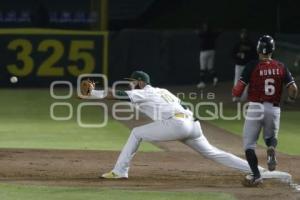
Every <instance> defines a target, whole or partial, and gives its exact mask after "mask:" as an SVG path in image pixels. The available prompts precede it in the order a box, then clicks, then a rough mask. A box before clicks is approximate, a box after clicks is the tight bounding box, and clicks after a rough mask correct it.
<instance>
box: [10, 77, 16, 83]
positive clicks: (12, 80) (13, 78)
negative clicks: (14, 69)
mask: <svg viewBox="0 0 300 200" xmlns="http://www.w3.org/2000/svg"><path fill="white" fill-rule="evenodd" d="M10 82H11V83H17V82H18V78H17V77H16V76H12V77H10Z"/></svg>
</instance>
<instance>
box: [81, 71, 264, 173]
mask: <svg viewBox="0 0 300 200" xmlns="http://www.w3.org/2000/svg"><path fill="white" fill-rule="evenodd" d="M129 80H130V81H131V84H132V90H130V91H109V92H108V95H107V96H106V97H104V95H103V93H104V91H102V90H94V86H93V84H91V85H92V86H91V87H90V88H89V89H88V91H87V92H86V93H87V95H91V96H93V97H98V98H103V97H104V98H105V99H120V98H121V97H122V99H124V97H125V98H127V99H128V100H130V101H131V103H133V104H134V105H135V106H136V108H137V109H139V110H140V111H141V112H143V113H145V114H146V115H147V116H149V117H150V118H151V119H152V120H153V121H154V122H152V123H149V124H146V125H143V126H139V127H136V128H134V129H133V130H132V131H131V134H130V136H129V138H128V141H127V143H126V144H125V146H124V148H123V150H122V152H121V153H120V155H119V158H118V160H117V162H116V164H115V166H114V168H113V170H112V171H110V172H108V173H105V174H103V175H102V178H106V179H119V178H128V171H129V166H130V161H131V160H132V158H133V156H134V155H135V153H136V152H137V150H138V148H139V145H140V143H141V142H142V141H150V142H151V141H171V140H180V141H181V142H183V143H184V144H186V145H188V146H189V147H191V148H192V149H194V150H195V151H197V152H199V153H201V154H203V155H204V156H205V157H207V158H209V159H212V160H214V161H216V162H219V163H221V164H223V165H225V166H228V167H232V168H235V169H237V170H240V171H242V172H248V173H249V172H251V169H250V168H249V165H248V163H247V162H246V161H245V160H243V159H241V158H239V157H237V156H234V155H232V154H230V153H226V152H224V151H222V150H220V149H217V148H216V147H214V146H212V145H211V144H210V143H209V142H208V141H207V139H206V137H205V136H204V135H203V133H202V130H201V126H200V123H199V121H195V120H194V118H193V114H192V112H191V111H190V110H188V109H185V108H184V107H183V106H182V105H181V104H180V102H181V101H180V99H178V98H177V97H176V96H175V95H173V94H172V93H171V92H169V91H168V90H166V89H162V88H154V87H152V86H151V85H150V77H149V75H148V74H146V73H145V72H142V71H135V72H133V73H132V75H131V77H130V78H129ZM113 92H115V93H116V94H117V95H118V96H119V98H117V97H116V96H114V95H113ZM260 170H263V168H260Z"/></svg>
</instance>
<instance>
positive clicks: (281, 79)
mask: <svg viewBox="0 0 300 200" xmlns="http://www.w3.org/2000/svg"><path fill="white" fill-rule="evenodd" d="M240 81H242V82H243V83H244V84H246V85H247V84H249V89H248V100H249V101H252V102H270V103H276V104H279V102H280V99H281V94H282V88H283V85H284V84H285V85H286V87H288V86H289V85H290V84H292V83H294V82H295V81H294V78H293V77H292V75H291V73H290V72H289V70H288V68H287V67H285V66H284V65H283V64H282V63H280V62H278V61H277V60H256V61H251V62H249V63H248V64H247V65H246V68H245V69H244V71H243V73H242V76H241V78H240Z"/></svg>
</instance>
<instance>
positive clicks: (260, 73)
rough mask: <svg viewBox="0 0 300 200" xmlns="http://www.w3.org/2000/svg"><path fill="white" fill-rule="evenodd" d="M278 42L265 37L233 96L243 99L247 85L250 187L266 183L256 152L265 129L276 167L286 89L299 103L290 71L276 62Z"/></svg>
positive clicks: (271, 163) (271, 164)
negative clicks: (282, 102) (276, 45)
mask: <svg viewBox="0 0 300 200" xmlns="http://www.w3.org/2000/svg"><path fill="white" fill-rule="evenodd" d="M274 50H275V42H274V40H273V38H272V37H271V36H269V35H264V36H262V37H261V38H260V39H259V40H258V43H257V53H258V55H259V59H258V60H256V61H251V62H249V63H248V64H247V66H246V68H245V70H244V71H243V73H242V76H241V78H240V80H239V81H238V83H237V84H236V85H235V86H234V88H233V90H232V94H233V96H234V97H240V96H241V95H242V94H243V91H244V89H245V87H246V86H247V85H249V89H248V100H249V101H250V102H249V107H248V111H247V115H246V120H245V124H244V131H243V135H244V137H243V138H244V149H245V154H246V158H247V161H248V163H249V166H250V168H251V170H252V173H253V176H252V177H251V179H250V180H249V184H250V185H258V184H260V183H262V176H261V173H260V171H259V169H258V167H257V166H258V161H257V157H256V153H255V148H256V142H257V140H258V138H259V134H260V131H261V129H263V135H264V140H265V144H266V146H267V147H268V149H267V157H268V159H267V164H268V169H269V170H270V171H274V170H275V168H276V164H277V160H276V157H275V148H276V146H277V135H278V130H279V124H280V99H281V94H282V88H283V86H284V85H285V86H286V88H287V89H288V95H289V98H291V99H293V100H295V99H296V97H297V93H298V89H297V86H296V84H295V81H294V78H293V77H292V76H291V73H290V72H289V70H288V68H287V67H286V66H284V65H283V64H282V63H280V62H279V61H277V60H274V59H272V53H273V51H274Z"/></svg>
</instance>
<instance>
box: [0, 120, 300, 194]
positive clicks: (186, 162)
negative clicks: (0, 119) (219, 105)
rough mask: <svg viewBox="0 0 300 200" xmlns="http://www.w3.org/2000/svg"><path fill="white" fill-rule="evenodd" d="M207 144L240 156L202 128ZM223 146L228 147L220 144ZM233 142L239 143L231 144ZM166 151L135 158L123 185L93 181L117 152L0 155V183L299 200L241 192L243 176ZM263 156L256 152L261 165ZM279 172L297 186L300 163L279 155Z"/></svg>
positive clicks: (216, 132)
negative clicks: (201, 192) (215, 193)
mask: <svg viewBox="0 0 300 200" xmlns="http://www.w3.org/2000/svg"><path fill="white" fill-rule="evenodd" d="M203 129H204V131H205V132H206V135H207V136H208V138H209V140H210V141H211V143H212V144H214V145H216V146H218V147H222V148H223V149H225V150H227V151H230V152H238V153H236V154H237V155H239V156H243V155H242V153H241V152H242V151H241V147H240V139H239V138H238V137H236V136H233V135H231V134H228V133H226V132H225V131H223V130H221V129H219V128H216V127H213V126H211V125H209V124H206V123H204V124H203ZM223 141H231V142H230V143H225V145H224V143H223ZM236 141H238V142H236ZM159 145H160V146H164V148H165V149H166V151H164V152H156V153H142V152H140V153H138V154H137V155H136V157H135V158H134V161H133V163H132V168H131V173H130V178H129V179H128V180H113V181H108V180H102V179H98V178H97V177H98V176H99V175H100V174H101V173H103V172H106V171H108V170H110V169H111V168H112V167H113V164H114V162H115V160H116V158H117V156H118V152H111V151H71V150H69V151H66V150H64V151H62V150H51V151H50V150H21V149H15V150H12V149H2V150H1V151H0V180H1V182H14V183H19V184H26V185H27V184H34V185H51V186H81V187H109V188H125V189H143V190H167V191H212V192H226V193H231V194H233V195H234V196H236V197H237V199H241V200H243V199H273V200H277V199H278V200H279V199H300V195H299V194H298V193H295V192H294V191H293V190H292V189H290V188H289V187H288V186H287V185H285V184H282V183H279V182H275V181H272V182H271V181H265V183H264V185H263V187H261V188H245V187H243V186H242V184H241V180H242V179H243V174H241V173H239V172H236V171H233V170H232V169H229V168H227V167H223V166H220V165H218V164H216V163H214V162H213V161H210V160H207V159H205V158H203V157H202V156H201V155H198V154H196V153H195V152H193V151H191V150H190V149H189V148H188V147H186V146H184V145H182V144H180V143H178V142H167V143H160V144H159ZM264 157H265V152H264V151H263V150H262V149H260V150H259V158H260V161H261V163H265V161H264ZM279 161H280V163H279V166H278V167H279V169H280V170H283V171H287V172H289V173H291V174H292V175H293V177H294V178H295V179H296V180H297V181H298V182H299V181H300V170H298V169H297V166H299V165H300V158H299V157H293V156H286V155H282V154H280V155H279Z"/></svg>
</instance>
